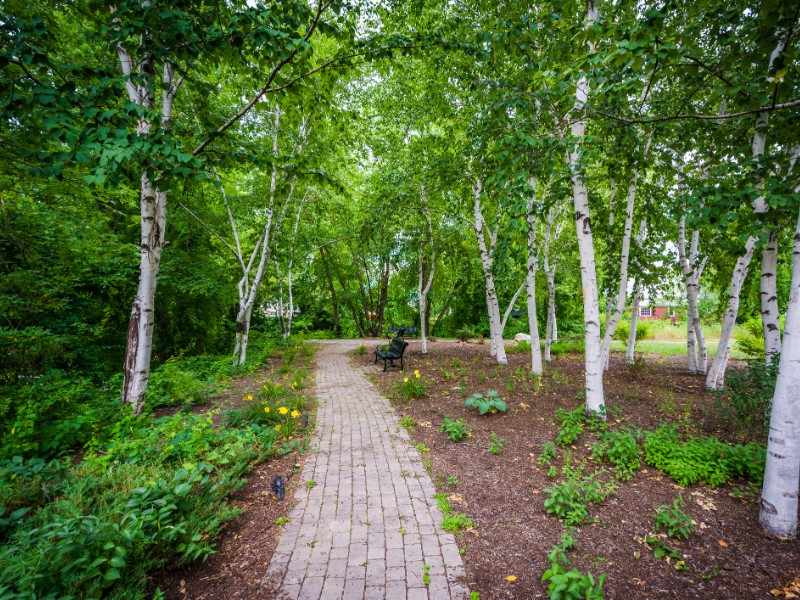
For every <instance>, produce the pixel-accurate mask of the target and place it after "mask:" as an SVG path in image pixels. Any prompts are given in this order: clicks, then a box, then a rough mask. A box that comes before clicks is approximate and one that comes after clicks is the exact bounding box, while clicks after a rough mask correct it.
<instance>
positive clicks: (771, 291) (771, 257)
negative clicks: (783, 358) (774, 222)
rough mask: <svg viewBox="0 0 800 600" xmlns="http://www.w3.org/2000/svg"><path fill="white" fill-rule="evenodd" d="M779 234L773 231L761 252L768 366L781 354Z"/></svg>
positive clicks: (762, 296) (763, 312)
mask: <svg viewBox="0 0 800 600" xmlns="http://www.w3.org/2000/svg"><path fill="white" fill-rule="evenodd" d="M777 274H778V232H777V231H776V230H774V229H771V230H770V232H769V237H768V238H767V242H766V244H765V245H764V249H763V251H762V252H761V322H762V324H763V325H764V354H765V358H766V361H767V364H770V363H772V361H773V360H777V357H778V356H779V355H780V353H781V326H780V322H779V321H778V288H777V282H776V279H777Z"/></svg>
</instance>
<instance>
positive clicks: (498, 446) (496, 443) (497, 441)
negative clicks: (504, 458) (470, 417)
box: [486, 431, 505, 456]
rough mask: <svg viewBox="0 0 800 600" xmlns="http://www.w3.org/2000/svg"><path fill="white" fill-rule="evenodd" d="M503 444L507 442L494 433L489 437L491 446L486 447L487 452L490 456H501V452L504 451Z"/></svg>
mask: <svg viewBox="0 0 800 600" xmlns="http://www.w3.org/2000/svg"><path fill="white" fill-rule="evenodd" d="M503 442H505V440H504V439H503V438H501V437H498V435H497V434H496V433H495V432H494V431H493V432H492V434H491V435H490V436H489V444H488V445H487V446H486V450H487V451H488V452H489V454H494V455H495V456H496V455H498V454H500V450H502V449H503Z"/></svg>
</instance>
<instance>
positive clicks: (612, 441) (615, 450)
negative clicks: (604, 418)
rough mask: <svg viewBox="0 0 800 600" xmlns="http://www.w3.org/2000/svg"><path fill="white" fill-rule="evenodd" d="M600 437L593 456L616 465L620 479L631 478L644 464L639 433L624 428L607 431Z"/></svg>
mask: <svg viewBox="0 0 800 600" xmlns="http://www.w3.org/2000/svg"><path fill="white" fill-rule="evenodd" d="M598 438H599V439H598V442H597V443H596V444H595V445H594V447H593V448H592V457H593V458H595V459H596V460H607V461H608V462H610V463H611V464H612V465H614V469H615V470H616V472H617V477H618V478H619V479H622V480H623V481H624V480H627V479H630V478H631V477H632V476H633V474H634V473H635V472H636V469H638V468H639V467H640V466H641V464H642V463H641V460H640V459H639V444H638V443H637V441H636V439H637V434H636V433H635V432H634V431H632V430H631V429H627V428H622V429H614V430H609V431H605V432H604V433H601V434H600V435H599V436H598Z"/></svg>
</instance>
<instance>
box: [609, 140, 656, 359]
mask: <svg viewBox="0 0 800 600" xmlns="http://www.w3.org/2000/svg"><path fill="white" fill-rule="evenodd" d="M652 139H653V134H652V132H651V133H650V134H649V135H648V136H647V142H645V146H644V152H643V158H645V157H646V156H647V153H648V151H649V150H650V142H651V140H652ZM638 181H639V167H638V165H635V166H634V168H633V175H632V176H631V181H630V183H629V184H628V197H627V202H626V204H625V227H624V229H623V232H622V251H621V252H620V259H619V287H618V288H617V302H616V304H615V305H614V312H613V313H612V315H611V320H610V321H609V319H608V316H606V330H605V333H604V335H603V346H602V350H601V351H602V356H603V367H604V368H605V369H606V370H607V369H608V363H609V358H610V355H611V340H612V339H613V337H614V332H615V331H616V330H617V325H619V321H620V318H622V311H624V310H625V300H627V298H628V261H629V258H630V249H631V234H632V233H633V208H634V203H635V201H636V185H637V183H638ZM606 315H608V310H607V311H606Z"/></svg>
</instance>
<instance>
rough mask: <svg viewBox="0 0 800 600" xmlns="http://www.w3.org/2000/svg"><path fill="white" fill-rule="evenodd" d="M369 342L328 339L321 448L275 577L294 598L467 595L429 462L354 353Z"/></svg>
mask: <svg viewBox="0 0 800 600" xmlns="http://www.w3.org/2000/svg"><path fill="white" fill-rule="evenodd" d="M359 343H360V342H358V341H346V342H340V341H337V342H321V343H320V350H319V352H318V361H317V395H318V398H319V410H318V412H317V430H316V433H315V437H316V440H317V441H318V443H319V451H318V452H316V453H313V452H312V453H309V455H308V456H307V457H306V462H305V467H304V468H303V473H302V475H301V477H302V485H303V487H302V488H301V489H299V490H298V491H297V493H296V494H295V500H296V502H297V504H296V505H295V507H294V509H293V510H292V513H291V521H290V522H289V523H287V524H286V525H285V526H284V530H283V534H282V536H281V539H280V541H279V543H278V547H277V548H276V550H275V554H274V555H273V557H272V561H271V562H270V565H269V570H268V571H267V575H266V578H265V581H270V582H272V583H273V584H276V585H277V586H278V587H279V588H280V589H281V590H282V592H283V594H284V597H285V598H291V599H293V600H294V599H304V600H305V599H309V600H319V599H323V600H342V599H345V600H349V599H353V600H362V599H364V598H369V599H373V598H374V599H385V600H405V599H406V598H408V599H409V600H410V599H412V598H415V599H416V598H420V599H422V600H452V599H457V600H463V599H465V598H467V596H468V595H469V592H468V590H467V587H466V584H465V577H464V566H463V564H462V562H461V555H460V554H459V551H458V546H457V545H456V541H455V538H454V537H453V535H452V534H450V533H447V532H445V531H443V530H442V529H441V522H442V515H441V512H440V511H439V508H438V506H436V502H435V501H434V500H433V494H434V493H435V490H434V487H433V483H432V482H431V479H430V477H429V476H428V473H427V472H426V471H425V469H424V468H423V466H422V460H421V459H420V456H419V454H418V453H417V451H416V449H415V448H414V447H413V446H412V445H411V443H410V440H409V438H408V434H407V433H406V432H405V430H404V429H402V428H400V426H399V423H398V419H397V417H396V415H395V413H394V410H393V409H392V407H391V406H390V405H389V402H388V401H387V400H386V398H384V397H383V396H382V395H381V394H380V393H378V391H377V390H376V389H375V387H374V386H373V385H372V384H370V383H369V382H368V381H367V380H366V379H365V378H364V377H363V375H362V374H361V373H360V372H359V371H358V370H356V369H353V368H352V367H351V366H350V363H349V359H348V358H347V356H346V355H345V353H346V352H347V351H348V350H351V349H353V348H355V347H356V346H357V345H358V344H359ZM307 481H313V482H314V486H313V487H312V488H310V489H309V488H307V487H306V482H307ZM425 565H428V566H429V577H430V582H429V583H428V585H425V583H424V582H423V579H422V575H423V569H424V566H425Z"/></svg>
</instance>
